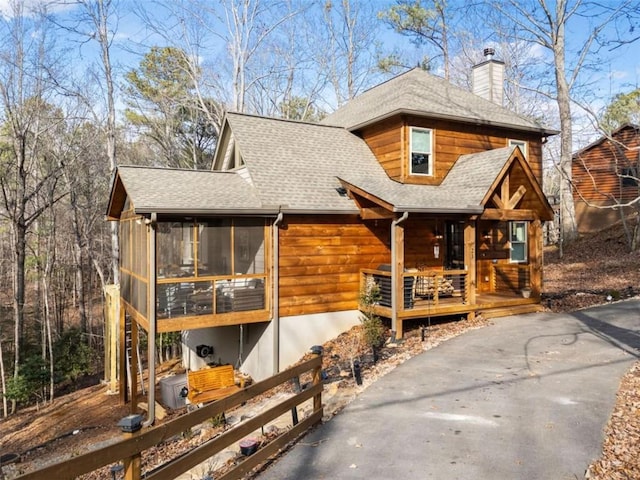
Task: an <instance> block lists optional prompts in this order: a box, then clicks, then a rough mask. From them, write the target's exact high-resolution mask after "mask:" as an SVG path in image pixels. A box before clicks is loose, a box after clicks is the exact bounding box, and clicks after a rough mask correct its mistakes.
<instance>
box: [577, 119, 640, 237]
mask: <svg viewBox="0 0 640 480" xmlns="http://www.w3.org/2000/svg"><path fill="white" fill-rule="evenodd" d="M639 152H640V127H639V126H638V125H631V124H625V125H622V126H621V127H619V128H618V129H616V130H615V131H613V132H612V133H611V135H609V136H603V137H601V138H599V139H598V140H596V141H595V142H593V143H591V144H590V145H587V146H586V147H585V148H583V149H582V150H580V151H578V152H576V153H575V154H574V155H573V159H572V164H571V174H572V179H573V201H574V204H575V209H576V223H577V226H578V231H579V232H580V233H587V232H593V231H597V230H601V229H602V228H603V227H605V226H608V225H612V224H613V223H615V222H618V221H619V220H620V218H621V215H628V214H630V213H632V211H633V208H632V207H630V206H627V207H619V208H611V207H612V206H615V205H622V204H625V203H628V202H630V201H632V200H635V199H636V198H638V196H639V195H640V188H639V187H638V178H640V174H639V173H638V167H639V161H640V160H639V159H640V153H639ZM603 207H605V208H603ZM606 207H609V208H606Z"/></svg>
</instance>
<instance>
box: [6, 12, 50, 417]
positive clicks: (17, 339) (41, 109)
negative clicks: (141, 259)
mask: <svg viewBox="0 0 640 480" xmlns="http://www.w3.org/2000/svg"><path fill="white" fill-rule="evenodd" d="M11 6H12V11H11V15H10V16H5V17H3V19H2V23H1V24H0V33H1V35H2V44H3V45H4V49H3V50H2V51H0V101H1V102H2V103H1V104H0V108H1V109H2V117H3V123H4V129H5V137H4V141H3V144H2V145H1V150H2V151H1V152H0V189H1V192H0V202H1V203H0V207H1V209H0V215H1V216H2V217H3V218H5V219H6V220H7V221H8V223H9V225H10V229H11V242H12V247H13V248H12V269H13V282H12V283H13V310H14V378H17V377H18V375H19V367H20V359H21V358H20V352H21V342H22V338H23V337H22V327H23V324H24V306H25V286H26V278H25V260H26V251H27V234H28V232H29V229H30V228H31V226H32V225H33V223H34V222H35V221H36V220H37V219H38V217H39V216H40V215H41V214H42V213H43V212H44V211H45V210H46V209H48V208H49V207H51V205H53V204H54V203H55V201H57V200H58V197H56V193H55V187H56V185H57V181H58V178H59V169H58V168H57V166H55V165H53V164H52V162H50V161H48V160H47V159H46V157H43V156H42V155H40V151H41V148H42V145H43V143H42V142H43V140H44V137H45V136H46V135H45V134H46V132H47V130H48V129H50V128H51V125H52V119H51V118H50V117H49V116H50V114H51V110H50V108H49V105H48V104H47V102H46V96H47V94H51V93H52V89H51V82H50V80H51V78H50V75H51V74H52V73H53V72H54V71H55V69H54V64H55V59H53V58H52V54H53V52H55V49H54V47H53V44H52V43H50V39H49V38H48V32H47V28H46V24H45V23H44V22H43V17H42V16H40V15H36V13H37V12H36V13H31V12H25V10H24V8H25V7H24V4H23V3H22V2H14V3H12V5H11ZM28 13H30V14H28ZM55 121H56V120H55V119H54V120H53V123H55ZM36 199H38V201H37V202H36ZM12 408H15V402H14V403H13V407H12Z"/></svg>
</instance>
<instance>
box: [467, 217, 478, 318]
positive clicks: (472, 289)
mask: <svg viewBox="0 0 640 480" xmlns="http://www.w3.org/2000/svg"><path fill="white" fill-rule="evenodd" d="M464 263H465V266H466V268H467V282H466V294H467V298H466V301H467V305H474V304H475V303H476V286H477V285H478V282H477V278H476V277H477V268H476V221H475V220H472V221H467V222H465V225H464ZM473 317H474V313H473V312H470V313H469V315H468V318H469V319H472V318H473Z"/></svg>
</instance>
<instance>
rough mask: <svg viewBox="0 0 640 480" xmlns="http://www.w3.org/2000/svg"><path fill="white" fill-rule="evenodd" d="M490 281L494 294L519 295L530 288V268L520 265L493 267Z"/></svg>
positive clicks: (498, 265) (526, 265)
mask: <svg viewBox="0 0 640 480" xmlns="http://www.w3.org/2000/svg"><path fill="white" fill-rule="evenodd" d="M492 279H493V282H494V285H493V291H494V292H497V293H499V292H512V293H519V292H521V291H522V290H523V289H526V288H531V274H530V266H529V265H528V264H521V263H510V264H497V265H493V272H492Z"/></svg>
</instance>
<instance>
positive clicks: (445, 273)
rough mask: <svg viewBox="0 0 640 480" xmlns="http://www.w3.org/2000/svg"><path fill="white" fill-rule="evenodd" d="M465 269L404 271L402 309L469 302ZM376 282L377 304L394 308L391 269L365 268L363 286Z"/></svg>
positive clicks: (400, 301)
mask: <svg viewBox="0 0 640 480" xmlns="http://www.w3.org/2000/svg"><path fill="white" fill-rule="evenodd" d="M467 275H468V273H467V271H466V270H415V271H413V270H411V271H405V272H403V273H402V283H403V289H402V291H403V295H402V299H398V300H399V303H400V305H399V308H400V310H411V309H417V308H421V307H424V306H427V305H429V306H433V305H439V304H446V305H452V304H460V305H463V304H465V303H466V294H467V287H466V285H467ZM374 284H375V285H377V286H378V288H379V290H380V299H379V301H378V304H379V305H380V306H382V307H391V291H392V285H391V272H390V271H385V270H374V269H365V270H362V288H365V289H366V288H368V287H370V286H371V285H374Z"/></svg>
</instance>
